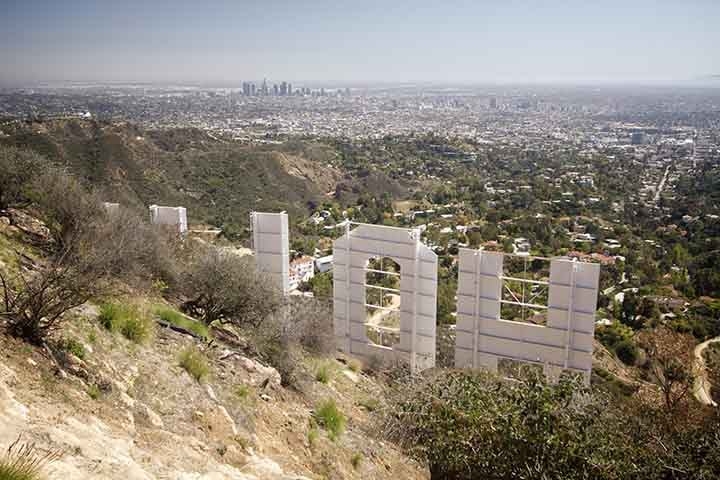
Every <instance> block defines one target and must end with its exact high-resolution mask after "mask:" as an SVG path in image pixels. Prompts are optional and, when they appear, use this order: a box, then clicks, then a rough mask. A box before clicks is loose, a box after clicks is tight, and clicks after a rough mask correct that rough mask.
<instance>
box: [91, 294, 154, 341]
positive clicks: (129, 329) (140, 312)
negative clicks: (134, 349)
mask: <svg viewBox="0 0 720 480" xmlns="http://www.w3.org/2000/svg"><path fill="white" fill-rule="evenodd" d="M98 320H99V321H100V324H101V325H102V326H103V327H105V328H106V329H107V330H109V331H111V332H120V333H121V334H122V335H123V336H124V337H125V338H127V339H128V340H131V341H133V342H135V343H144V342H146V341H148V340H149V339H150V338H152V335H153V322H152V320H151V319H150V318H149V317H148V315H147V314H146V312H145V311H144V309H142V308H140V307H139V306H137V305H127V304H121V303H105V304H103V305H102V306H101V307H100V315H99V316H98Z"/></svg>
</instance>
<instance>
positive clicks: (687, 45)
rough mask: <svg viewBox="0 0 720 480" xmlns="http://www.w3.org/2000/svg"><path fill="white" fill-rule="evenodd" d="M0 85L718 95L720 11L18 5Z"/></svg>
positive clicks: (613, 5) (690, 6)
mask: <svg viewBox="0 0 720 480" xmlns="http://www.w3.org/2000/svg"><path fill="white" fill-rule="evenodd" d="M5 7H6V8H5V12H4V15H3V17H2V19H0V31H1V32H3V33H1V34H0V38H1V39H2V42H0V43H1V46H0V61H1V62H2V63H3V65H5V66H6V68H4V69H3V72H2V73H0V84H2V85H5V86H19V85H23V84H32V83H38V82H98V83H104V82H127V83H144V82H147V83H188V84H206V85H207V84H222V85H227V84H233V83H235V82H241V81H243V80H247V79H249V78H253V79H262V78H263V77H269V76H270V75H271V76H272V77H273V78H278V79H280V78H283V79H286V80H287V81H290V82H292V83H299V81H300V80H307V81H318V82H336V83H345V84H347V83H353V82H357V83H374V82H386V83H398V82H403V83H405V82H411V83H447V84H455V83H458V84H475V83H477V84H507V83H513V84H515V83H529V84H534V83H539V84H542V83H561V84H573V83H576V84H602V83H613V84H618V83H620V84H622V83H628V84H675V83H690V84H694V83H709V84H717V83H718V82H720V80H718V73H719V72H720V55H718V54H717V52H715V51H713V50H714V49H713V48H712V47H711V46H712V45H717V44H720V32H718V31H717V29H716V28H713V27H714V25H717V24H718V21H719V20H720V5H718V4H717V2H712V1H709V0H695V1H692V2H686V3H685V4H683V5H679V4H677V3H676V2H665V1H662V2H651V1H649V0H639V1H637V2H633V3H631V4H628V3H622V2H617V1H611V2H603V4H602V5H584V6H578V5H570V4H567V3H565V2H559V1H554V2H548V3H547V4H544V5H542V7H538V6H534V5H529V4H525V3H523V2H503V3H502V4H498V3H496V2H474V3H471V2H450V3H447V2H446V3H443V4H440V3H437V2H426V1H422V2H413V3H408V2H395V3H394V4H393V5H390V6H389V5H383V4H382V3H380V2H369V3H366V4H363V5H362V6H360V5H357V4H351V3H344V2H313V3H312V4H310V5H308V4H303V5H300V4H296V3H291V2H279V3H276V4H272V5H270V4H267V5H265V4H263V5H258V4H255V3H250V4H248V3H246V2H215V3H213V4H211V5H199V4H194V3H191V2H184V1H180V2H164V1H150V2H137V1H129V2H125V3H124V4H122V5H119V4H100V3H98V4H96V3H93V2H88V1H85V0H74V1H70V2H63V4H62V5H58V4H55V3H54V2H48V1H45V0H31V1H29V2H23V3H22V4H21V3H19V2H11V3H10V4H8V5H6V6H5ZM705 45H707V48H705V47H704V46H705Z"/></svg>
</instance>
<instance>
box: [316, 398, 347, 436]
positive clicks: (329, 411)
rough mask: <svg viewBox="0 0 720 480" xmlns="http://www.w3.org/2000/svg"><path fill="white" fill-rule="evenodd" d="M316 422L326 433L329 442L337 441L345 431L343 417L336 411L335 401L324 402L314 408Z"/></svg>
mask: <svg viewBox="0 0 720 480" xmlns="http://www.w3.org/2000/svg"><path fill="white" fill-rule="evenodd" d="M315 418H316V419H317V422H318V423H319V424H320V425H321V426H322V427H323V428H324V429H325V430H326V431H327V432H328V437H329V438H330V440H333V441H335V440H337V439H338V438H339V437H340V435H341V434H342V433H343V431H344V430H345V415H343V414H342V412H341V411H340V410H338V407H337V404H336V403H335V400H333V399H332V398H330V399H327V400H324V401H322V402H320V404H318V406H317V408H315Z"/></svg>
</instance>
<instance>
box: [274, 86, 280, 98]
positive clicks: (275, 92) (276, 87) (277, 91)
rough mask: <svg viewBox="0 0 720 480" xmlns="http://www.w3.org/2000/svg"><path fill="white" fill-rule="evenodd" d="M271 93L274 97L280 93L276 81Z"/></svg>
mask: <svg viewBox="0 0 720 480" xmlns="http://www.w3.org/2000/svg"><path fill="white" fill-rule="evenodd" d="M273 95H274V96H276V97H277V96H278V95H280V89H279V88H278V86H277V83H276V84H274V85H273Z"/></svg>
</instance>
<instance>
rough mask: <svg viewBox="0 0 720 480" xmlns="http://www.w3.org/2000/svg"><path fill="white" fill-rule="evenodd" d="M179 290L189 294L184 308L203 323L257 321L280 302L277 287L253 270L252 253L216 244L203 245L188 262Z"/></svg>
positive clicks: (265, 276)
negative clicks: (250, 255) (221, 248)
mask: <svg viewBox="0 0 720 480" xmlns="http://www.w3.org/2000/svg"><path fill="white" fill-rule="evenodd" d="M181 290H182V291H183V293H184V294H185V295H186V297H187V298H188V300H187V301H185V302H184V304H183V308H184V309H185V310H186V311H188V312H190V313H191V314H193V315H195V316H198V317H200V318H201V319H202V320H203V322H205V323H206V324H210V323H212V322H213V321H215V320H219V321H221V322H232V323H237V324H239V325H243V324H249V325H258V324H259V323H260V322H261V321H262V320H263V319H264V318H265V317H267V316H268V315H270V314H271V313H273V312H274V311H276V310H277V309H278V308H279V307H280V305H281V302H282V295H281V293H280V290H279V288H278V287H277V286H276V285H275V284H274V283H273V281H272V279H271V278H270V277H269V276H268V275H266V274H263V273H261V272H258V271H257V270H256V268H255V264H254V262H253V260H252V258H251V257H241V256H238V255H237V254H235V253H233V252H227V251H222V250H218V249H215V248H206V249H203V250H202V251H201V252H200V253H199V254H198V255H196V257H195V258H194V259H193V260H192V261H191V262H190V265H189V267H188V268H187V270H186V271H185V274H184V275H183V278H182V279H181Z"/></svg>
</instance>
